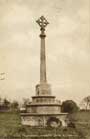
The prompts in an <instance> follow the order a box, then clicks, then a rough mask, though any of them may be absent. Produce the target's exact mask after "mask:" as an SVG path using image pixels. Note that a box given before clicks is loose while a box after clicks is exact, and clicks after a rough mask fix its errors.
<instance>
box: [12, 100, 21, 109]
mask: <svg viewBox="0 0 90 139" xmlns="http://www.w3.org/2000/svg"><path fill="white" fill-rule="evenodd" d="M18 107H19V104H18V102H17V101H13V102H12V103H11V108H12V109H13V110H18Z"/></svg>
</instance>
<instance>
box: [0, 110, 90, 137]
mask: <svg viewBox="0 0 90 139" xmlns="http://www.w3.org/2000/svg"><path fill="white" fill-rule="evenodd" d="M70 117H71V120H73V121H74V122H75V125H76V128H75V129H73V128H66V129H64V128H57V129H55V128H31V127H25V126H22V125H21V120H20V114H19V113H18V112H1V113H0V136H7V135H16V136H18V135H21V134H23V135H39V136H40V135H45V136H46V135H52V137H51V138H52V139H53V136H55V135H57V136H59V135H61V136H63V135H65V136H67V135H75V134H80V136H81V138H80V139H83V136H84V135H85V136H86V139H90V112H89V111H88V112H83V111H82V112H78V113H75V114H72V115H70ZM58 138H59V139H60V138H61V137H57V138H56V137H55V138H54V139H58ZM0 139H1V138H0ZM29 139H31V138H29ZM33 139H34V138H33ZM38 139H39V138H38ZM41 139H43V138H41ZM44 139H46V138H45V137H44ZM47 139H50V137H49V138H47ZM61 139H62V138H61ZM65 139H74V138H72V137H71V138H70V137H67V138H65ZM75 139H76V138H75Z"/></svg>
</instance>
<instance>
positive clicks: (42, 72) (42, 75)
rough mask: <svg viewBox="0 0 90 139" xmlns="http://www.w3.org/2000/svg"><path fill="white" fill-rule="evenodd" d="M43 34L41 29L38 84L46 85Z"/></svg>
mask: <svg viewBox="0 0 90 139" xmlns="http://www.w3.org/2000/svg"><path fill="white" fill-rule="evenodd" d="M45 37H46V35H45V33H44V29H43V28H41V34H40V38H41V49H40V83H46V81H47V75H46V53H45Z"/></svg>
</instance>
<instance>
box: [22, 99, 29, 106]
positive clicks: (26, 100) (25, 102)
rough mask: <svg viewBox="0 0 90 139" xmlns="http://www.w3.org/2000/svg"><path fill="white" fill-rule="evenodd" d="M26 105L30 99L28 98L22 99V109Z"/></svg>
mask: <svg viewBox="0 0 90 139" xmlns="http://www.w3.org/2000/svg"><path fill="white" fill-rule="evenodd" d="M28 104H30V99H29V98H24V99H23V107H24V108H26V107H27V105H28Z"/></svg>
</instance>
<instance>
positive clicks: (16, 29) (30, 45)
mask: <svg viewBox="0 0 90 139" xmlns="http://www.w3.org/2000/svg"><path fill="white" fill-rule="evenodd" d="M41 15H44V16H45V18H46V19H47V20H48V22H49V23H50V24H49V25H48V26H47V27H46V36H47V37H46V54H47V77H48V83H50V84H51V88H52V94H53V95H55V96H56V97H57V99H60V100H61V101H64V100H67V99H73V100H74V101H76V102H78V103H80V101H81V100H82V99H83V98H84V97H86V96H88V95H90V1H89V0H0V73H2V72H5V75H2V76H4V77H5V80H0V96H1V97H6V98H8V99H11V100H13V99H17V100H19V101H21V100H22V99H23V98H31V96H33V95H35V86H36V84H38V83H39V80H40V77H39V76H40V74H39V72H40V66H39V65H40V38H39V34H40V28H39V26H38V24H37V23H36V20H37V19H38V18H39V17H40V16H41Z"/></svg>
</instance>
